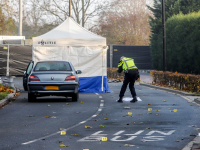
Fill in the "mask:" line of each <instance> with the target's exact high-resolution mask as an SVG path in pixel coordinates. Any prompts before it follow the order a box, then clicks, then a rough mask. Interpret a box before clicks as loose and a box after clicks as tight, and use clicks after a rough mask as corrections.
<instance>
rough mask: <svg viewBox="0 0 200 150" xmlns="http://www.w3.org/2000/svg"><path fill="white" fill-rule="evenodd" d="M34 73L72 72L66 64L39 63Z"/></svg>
mask: <svg viewBox="0 0 200 150" xmlns="http://www.w3.org/2000/svg"><path fill="white" fill-rule="evenodd" d="M34 71H72V69H71V66H70V64H69V63H68V62H39V63H37V64H36V66H35V69H34Z"/></svg>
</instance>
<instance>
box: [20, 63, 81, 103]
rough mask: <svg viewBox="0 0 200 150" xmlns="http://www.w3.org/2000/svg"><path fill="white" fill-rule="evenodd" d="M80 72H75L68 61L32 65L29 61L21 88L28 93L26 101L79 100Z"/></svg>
mask: <svg viewBox="0 0 200 150" xmlns="http://www.w3.org/2000/svg"><path fill="white" fill-rule="evenodd" d="M81 73H82V72H81V71H80V70H77V71H75V69H74V67H73V65H72V64H71V63H70V62H69V61H39V62H37V63H36V64H35V65H34V62H33V61H31V62H30V63H29V65H28V67H27V69H26V71H25V72H24V77H23V86H24V90H25V91H28V101H29V102H32V101H34V100H35V99H36V98H37V97H40V96H65V97H68V96H69V97H72V101H78V98H79V93H78V89H79V78H78V75H77V74H81Z"/></svg>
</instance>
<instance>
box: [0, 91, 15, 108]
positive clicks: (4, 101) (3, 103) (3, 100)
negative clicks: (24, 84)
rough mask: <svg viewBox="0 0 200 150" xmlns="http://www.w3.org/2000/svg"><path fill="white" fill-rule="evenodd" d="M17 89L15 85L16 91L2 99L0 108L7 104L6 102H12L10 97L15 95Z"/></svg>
mask: <svg viewBox="0 0 200 150" xmlns="http://www.w3.org/2000/svg"><path fill="white" fill-rule="evenodd" d="M16 91H17V90H16V88H15V87H14V93H10V94H8V95H7V96H6V97H5V98H4V99H2V100H0V108H2V107H3V106H5V105H6V104H8V103H9V102H10V99H11V98H13V97H14V96H15V93H16Z"/></svg>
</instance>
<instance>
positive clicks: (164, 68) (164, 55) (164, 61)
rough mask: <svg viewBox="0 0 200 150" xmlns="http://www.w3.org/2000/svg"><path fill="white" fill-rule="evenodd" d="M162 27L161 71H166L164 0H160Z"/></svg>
mask: <svg viewBox="0 0 200 150" xmlns="http://www.w3.org/2000/svg"><path fill="white" fill-rule="evenodd" d="M162 27H163V71H166V33H165V0H162Z"/></svg>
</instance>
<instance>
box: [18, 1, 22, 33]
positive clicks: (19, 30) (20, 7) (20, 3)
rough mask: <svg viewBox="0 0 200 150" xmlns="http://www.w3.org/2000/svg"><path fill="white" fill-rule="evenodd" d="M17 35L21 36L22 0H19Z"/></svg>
mask: <svg viewBox="0 0 200 150" xmlns="http://www.w3.org/2000/svg"><path fill="white" fill-rule="evenodd" d="M18 36H22V0H19V28H18Z"/></svg>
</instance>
